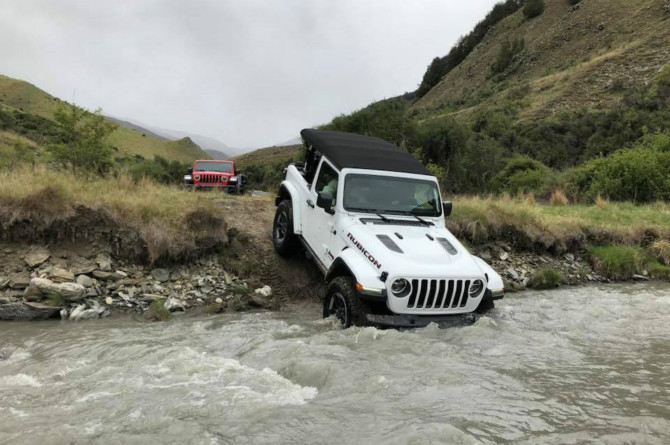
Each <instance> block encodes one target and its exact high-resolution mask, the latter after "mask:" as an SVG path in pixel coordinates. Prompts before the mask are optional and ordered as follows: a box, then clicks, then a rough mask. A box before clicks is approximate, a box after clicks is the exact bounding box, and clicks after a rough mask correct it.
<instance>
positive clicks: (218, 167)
mask: <svg viewBox="0 0 670 445" xmlns="http://www.w3.org/2000/svg"><path fill="white" fill-rule="evenodd" d="M191 178H192V181H193V186H194V187H195V188H196V190H201V189H213V188H221V189H226V190H227V191H228V193H237V194H240V193H242V192H243V187H244V183H245V182H246V181H245V179H244V176H243V175H242V172H240V171H239V170H236V169H235V163H234V162H233V161H214V160H210V159H206V160H205V159H203V160H197V161H195V163H194V164H193V172H192V173H191Z"/></svg>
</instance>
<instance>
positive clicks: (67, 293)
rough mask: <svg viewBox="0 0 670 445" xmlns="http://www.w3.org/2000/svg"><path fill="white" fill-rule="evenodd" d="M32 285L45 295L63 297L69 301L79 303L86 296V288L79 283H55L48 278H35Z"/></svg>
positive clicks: (31, 281) (31, 282)
mask: <svg viewBox="0 0 670 445" xmlns="http://www.w3.org/2000/svg"><path fill="white" fill-rule="evenodd" d="M30 284H31V285H33V286H36V287H37V288H39V290H40V291H42V293H44V294H47V295H48V294H55V295H62V296H63V298H65V299H66V300H68V301H78V300H81V299H82V298H84V297H85V296H86V288H85V287H84V286H82V285H81V284H77V283H54V282H53V281H51V280H49V279H47V278H33V279H32V280H30Z"/></svg>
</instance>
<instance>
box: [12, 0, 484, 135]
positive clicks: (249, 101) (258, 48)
mask: <svg viewBox="0 0 670 445" xmlns="http://www.w3.org/2000/svg"><path fill="white" fill-rule="evenodd" d="M495 3H496V0H468V1H464V0H461V1H455V0H114V1H109V0H105V1H100V0H2V2H1V6H0V73H2V74H5V75H8V76H10V77H16V78H21V79H24V80H27V81H29V82H31V83H33V84H35V85H37V86H38V87H40V88H42V89H44V90H46V91H48V92H49V93H51V94H53V95H55V96H58V97H60V98H62V99H64V100H67V101H72V99H73V98H74V100H75V102H76V103H77V104H79V105H82V106H84V107H86V108H89V109H96V108H98V107H100V108H102V109H103V112H104V113H106V114H110V115H113V116H118V117H126V118H131V119H134V120H136V121H140V122H144V123H146V124H148V125H153V126H157V127H163V128H169V129H173V130H183V131H188V132H192V133H199V134H203V135H206V136H211V137H215V138H217V139H219V140H221V141H222V142H224V143H226V144H228V145H230V146H233V147H262V146H268V145H272V144H275V143H281V142H284V141H286V140H289V139H292V138H294V137H296V136H297V134H298V132H299V131H300V130H301V129H302V128H304V127H310V126H313V125H317V124H321V123H325V122H328V121H329V120H330V119H332V118H333V117H334V116H336V115H338V114H342V113H348V112H351V111H353V110H355V109H358V108H361V107H363V106H365V105H367V104H368V103H370V102H372V101H374V100H379V99H383V98H386V97H391V96H395V95H398V94H401V93H403V92H406V91H411V90H414V89H415V88H416V87H417V85H418V83H419V82H420V80H421V77H422V76H423V73H424V71H425V68H426V66H427V65H428V63H430V61H431V60H432V59H433V57H435V56H438V55H444V54H446V53H447V51H448V50H449V48H450V47H451V46H452V45H453V44H454V43H455V42H456V40H457V39H458V37H459V36H460V35H463V34H465V33H467V32H468V31H469V30H470V29H471V28H472V27H473V26H474V25H475V24H476V22H478V21H479V20H481V19H482V18H483V17H484V15H485V14H486V12H487V11H488V10H489V9H491V7H492V6H493V4H495Z"/></svg>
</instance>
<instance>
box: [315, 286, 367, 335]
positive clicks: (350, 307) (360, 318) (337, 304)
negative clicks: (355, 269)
mask: <svg viewBox="0 0 670 445" xmlns="http://www.w3.org/2000/svg"><path fill="white" fill-rule="evenodd" d="M354 286H355V283H354V280H353V279H352V278H351V277H337V278H335V279H333V280H332V281H331V282H330V283H329V284H328V291H327V292H326V298H324V300H323V317H324V318H326V317H330V316H332V315H334V316H336V317H337V318H338V319H339V320H340V322H341V323H342V327H344V328H345V329H346V328H348V327H350V326H367V325H369V324H370V323H369V321H368V319H367V317H366V315H367V314H368V307H367V305H366V304H365V303H364V302H362V301H361V300H360V298H358V295H356V290H355V288H354Z"/></svg>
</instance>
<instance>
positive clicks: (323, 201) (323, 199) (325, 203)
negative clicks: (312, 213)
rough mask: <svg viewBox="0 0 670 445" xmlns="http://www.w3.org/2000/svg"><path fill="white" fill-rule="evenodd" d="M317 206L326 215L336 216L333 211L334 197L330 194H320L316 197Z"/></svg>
mask: <svg viewBox="0 0 670 445" xmlns="http://www.w3.org/2000/svg"><path fill="white" fill-rule="evenodd" d="M316 206H317V207H320V208H322V209H323V210H325V211H326V213H330V214H331V215H333V214H335V210H333V195H331V194H330V193H328V192H319V193H318V195H317V197H316Z"/></svg>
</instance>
